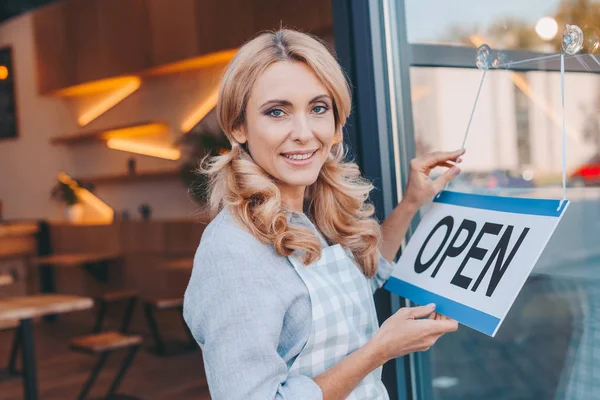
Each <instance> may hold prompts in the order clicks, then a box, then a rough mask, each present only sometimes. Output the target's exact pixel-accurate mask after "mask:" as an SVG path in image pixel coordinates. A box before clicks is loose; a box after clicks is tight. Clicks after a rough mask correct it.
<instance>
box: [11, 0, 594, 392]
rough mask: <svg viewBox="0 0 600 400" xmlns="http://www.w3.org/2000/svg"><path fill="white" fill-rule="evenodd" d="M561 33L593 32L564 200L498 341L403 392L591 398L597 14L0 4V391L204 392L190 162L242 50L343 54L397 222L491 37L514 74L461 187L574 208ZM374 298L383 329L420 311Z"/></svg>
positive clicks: (529, 5)
mask: <svg viewBox="0 0 600 400" xmlns="http://www.w3.org/2000/svg"><path fill="white" fill-rule="evenodd" d="M566 24H576V25H578V26H579V27H580V28H581V29H582V31H583V32H584V46H583V49H582V51H581V52H580V53H579V54H577V55H575V56H568V57H566V61H565V67H566V74H565V94H564V103H565V108H564V115H565V120H566V134H567V152H566V155H567V188H568V190H567V197H568V198H569V199H570V200H571V202H572V203H571V205H570V207H569V210H568V211H567V214H566V215H565V217H564V218H563V220H562V222H561V224H560V225H559V227H558V229H557V231H556V233H555V234H554V236H553V238H552V239H551V242H550V244H549V245H548V247H547V249H546V250H545V252H544V254H543V255H542V257H541V259H540V261H539V262H538V264H537V265H536V267H535V268H534V271H533V273H532V275H531V277H530V279H529V280H528V282H527V283H526V285H525V286H524V288H523V290H522V291H521V293H520V295H519V297H518V299H517V301H516V303H515V304H514V305H513V308H512V309H511V312H510V313H509V315H508V317H507V319H506V320H505V322H504V324H503V326H502V327H501V329H500V331H499V333H498V335H497V337H496V338H494V339H491V338H488V337H486V336H484V335H482V334H479V333H477V332H474V331H471V330H470V329H468V328H466V327H463V328H461V329H460V330H459V332H457V333H456V334H454V335H448V336H446V337H443V338H442V339H441V340H440V341H439V343H438V344H437V345H436V346H435V347H434V348H433V349H432V350H431V351H429V352H427V353H424V354H416V355H411V356H409V357H404V358H402V359H398V360H396V361H393V362H390V363H388V364H386V366H385V369H384V381H385V383H386V386H387V387H388V390H389V392H390V397H391V398H393V399H411V400H416V399H437V400H451V399H452V400H454V399H532V400H533V399H536V400H537V399H586V400H587V399H600V384H599V383H598V382H600V349H599V350H596V349H595V348H596V347H598V346H599V345H598V344H596V343H600V332H599V329H600V323H599V322H598V321H600V315H599V310H600V282H599V279H600V274H599V273H598V271H599V270H597V269H596V268H598V267H599V266H600V262H599V261H600V245H599V244H598V241H597V240H598V239H597V238H598V237H600V222H599V221H600V95H599V93H600V79H599V78H598V74H597V73H598V72H600V2H598V1H595V0H527V1H522V0H504V1H502V2H499V1H496V2H484V3H483V2H481V1H475V0H457V1H453V2H447V1H442V0H421V1H410V0H409V1H404V0H303V1H300V0H286V1H275V0H220V1H214V0H62V1H52V0H2V1H1V2H0V399H2V400H4V399H6V400H16V399H27V400H30V399H38V398H41V399H56V400H58V399H61V400H62V399H71V398H87V397H90V398H99V397H101V396H107V394H111V393H118V394H119V395H118V396H119V397H116V395H115V397H113V398H122V399H127V398H129V399H136V398H137V399H209V398H210V395H209V392H208V387H207V384H206V379H205V377H204V371H203V365H202V355H201V351H200V350H199V349H198V347H197V345H196V344H195V343H194V341H193V340H192V338H191V337H190V335H189V332H188V330H187V328H186V327H185V324H184V323H183V321H182V319H181V307H182V301H183V298H182V296H183V292H184V290H185V287H186V284H187V280H188V279H189V274H190V272H191V268H192V263H193V256H194V253H195V250H196V248H197V246H198V244H199V242H200V240H201V236H202V232H203V230H204V227H205V226H206V224H207V223H208V222H209V218H208V216H207V215H206V213H205V212H204V211H203V206H204V205H205V196H204V192H203V188H204V181H203V179H202V178H201V177H200V176H198V175H197V174H196V173H195V168H196V167H197V163H198V160H199V159H200V158H202V157H204V156H205V155H207V154H219V153H221V152H224V151H227V149H228V142H227V140H225V138H224V135H223V133H222V131H221V130H220V128H219V126H218V123H217V121H216V115H215V111H214V107H215V105H216V102H217V91H218V85H219V80H220V76H221V73H222V71H223V69H224V67H225V66H226V64H227V63H228V62H229V61H230V60H231V58H232V57H233V56H234V55H235V52H236V49H237V48H239V46H240V45H242V44H243V43H244V42H245V41H247V40H248V39H250V38H252V37H253V36H255V35H256V34H258V33H259V32H261V31H264V30H270V29H277V28H279V27H282V26H284V27H292V28H296V29H300V30H302V31H305V32H310V33H312V34H314V35H316V36H318V37H320V38H321V39H322V40H324V41H325V42H326V43H327V44H328V45H329V46H330V47H331V49H332V52H333V53H334V54H335V55H336V57H337V58H338V60H339V61H340V63H341V65H342V67H343V68H344V70H345V71H346V73H347V74H348V76H349V78H350V80H351V82H352V88H353V92H354V93H353V95H354V98H353V114H352V116H351V118H350V120H349V122H348V125H347V127H346V131H345V137H344V140H345V142H346V144H347V145H348V147H349V150H350V157H352V158H353V159H354V160H355V161H356V162H357V163H358V164H359V166H360V167H361V169H362V171H363V173H364V174H365V175H366V176H367V177H368V178H370V179H372V180H373V182H374V183H375V185H376V187H377V189H378V190H376V191H375V192H374V193H373V195H372V199H371V200H372V201H373V203H374V204H375V206H376V208H377V216H378V217H379V218H380V219H383V218H384V217H385V216H386V215H387V214H389V212H391V210H392V208H393V206H394V205H395V204H397V202H398V201H399V200H400V199H401V197H402V188H403V186H404V185H405V184H406V176H407V171H408V163H409V161H410V159H411V158H412V157H414V156H416V155H422V154H424V153H426V152H429V151H434V150H454V149H457V148H459V147H460V146H461V144H462V140H463V137H464V134H465V130H466V127H467V123H468V122H469V116H470V113H471V110H472V109H473V103H474V101H475V96H476V93H477V89H478V87H479V84H480V81H481V76H482V71H481V70H479V69H477V67H476V65H475V57H476V50H477V48H478V47H479V46H480V45H482V44H488V45H489V46H490V47H491V48H492V50H493V52H494V55H498V54H500V53H501V54H500V58H501V59H502V60H503V64H502V66H501V67H499V68H495V69H492V70H490V71H489V72H488V73H487V76H486V78H485V81H484V83H483V86H482V90H481V95H480V97H479V102H478V104H477V108H476V110H475V113H474V115H473V121H472V124H471V127H470V133H469V137H468V141H467V143H466V148H467V154H466V156H465V157H464V162H463V164H462V165H461V168H462V170H463V172H462V174H461V175H460V176H459V177H458V178H457V179H455V180H454V181H453V182H452V184H451V185H450V187H449V190H456V191H461V192H472V193H486V194H492V195H503V196H521V197H541V198H561V197H562V189H561V185H562V181H561V179H562V175H561V174H562V168H561V166H562V164H561V163H562V136H561V135H562V117H563V109H562V105H561V100H562V93H561V77H560V72H559V71H560V69H559V67H560V60H559V57H558V54H559V53H560V49H561V37H562V33H563V31H564V29H565V25H566ZM441 172H442V171H439V172H438V171H435V172H434V174H438V173H441ZM416 224H418V218H417V219H416V220H415V221H414V226H416ZM414 226H413V228H414ZM380 292H381V293H378V294H377V296H376V302H377V306H378V312H379V317H380V320H382V321H383V320H384V319H385V318H386V317H388V316H389V315H390V314H391V313H393V312H394V311H395V310H396V309H397V308H398V307H399V306H401V305H404V304H406V301H405V300H404V299H401V298H397V297H396V296H392V295H390V294H389V293H387V292H384V291H380ZM3 360H4V361H3ZM231 367H232V368H235V367H236V366H235V365H232V366H231ZM232 384H235V383H232Z"/></svg>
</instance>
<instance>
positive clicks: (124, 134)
mask: <svg viewBox="0 0 600 400" xmlns="http://www.w3.org/2000/svg"><path fill="white" fill-rule="evenodd" d="M167 129H168V126H167V125H166V124H161V123H158V122H155V123H150V124H143V125H136V126H130V127H128V128H121V129H111V130H108V131H106V132H104V133H103V134H102V138H103V139H105V140H107V139H114V138H121V139H124V138H130V137H135V136H148V135H153V134H155V133H162V132H165V131H166V130H167Z"/></svg>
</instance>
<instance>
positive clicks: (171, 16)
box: [34, 0, 333, 93]
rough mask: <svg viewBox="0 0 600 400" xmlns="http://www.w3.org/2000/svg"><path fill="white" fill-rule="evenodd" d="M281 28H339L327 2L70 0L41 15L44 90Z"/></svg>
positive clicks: (138, 69)
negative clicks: (334, 26) (333, 20)
mask: <svg viewBox="0 0 600 400" xmlns="http://www.w3.org/2000/svg"><path fill="white" fill-rule="evenodd" d="M281 26H289V27H295V28H299V29H301V30H303V31H307V32H311V33H313V34H316V35H319V36H323V35H326V34H328V33H331V31H332V26H333V24H332V10H331V2H330V1H322V0H286V1H281V0H65V1H63V2H59V3H57V4H54V5H51V6H47V7H44V8H42V9H40V10H38V11H36V13H35V18H34V29H35V40H36V45H37V54H38V58H39V60H38V69H39V73H38V75H39V90H40V92H41V93H48V92H52V91H55V90H58V89H62V88H65V87H68V86H73V85H76V84H81V83H86V82H90V81H95V80H100V79H105V78H111V77H115V76H121V75H127V74H138V73H143V72H144V71H147V70H149V69H152V68H155V67H158V66H161V65H164V64H167V63H172V62H177V61H182V60H185V59H189V58H193V57H198V56H202V55H206V54H209V53H213V52H217V51H222V50H229V49H234V48H237V47H239V46H240V45H241V44H243V43H244V42H246V41H247V40H249V39H250V38H252V37H254V36H255V35H256V34H257V33H258V32H260V31H264V30H273V29H278V28H279V27H281Z"/></svg>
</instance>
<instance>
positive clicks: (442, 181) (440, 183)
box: [434, 166, 460, 193]
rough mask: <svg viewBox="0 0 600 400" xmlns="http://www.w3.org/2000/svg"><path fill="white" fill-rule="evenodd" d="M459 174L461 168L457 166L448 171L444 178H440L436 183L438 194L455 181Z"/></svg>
mask: <svg viewBox="0 0 600 400" xmlns="http://www.w3.org/2000/svg"><path fill="white" fill-rule="evenodd" d="M458 174H460V168H458V167H457V166H454V167H452V168H450V169H449V170H448V171H446V172H444V174H443V175H442V176H440V177H439V178H437V179H436V180H435V181H434V183H435V189H436V190H437V192H438V193H439V192H441V191H442V190H443V189H444V187H445V186H446V184H447V183H448V182H450V181H451V180H452V179H454V178H455V177H456V176H457V175H458Z"/></svg>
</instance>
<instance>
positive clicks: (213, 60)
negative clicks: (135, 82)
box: [145, 50, 237, 75]
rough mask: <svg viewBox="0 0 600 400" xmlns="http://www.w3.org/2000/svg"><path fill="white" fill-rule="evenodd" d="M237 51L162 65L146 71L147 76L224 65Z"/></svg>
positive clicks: (222, 52)
mask: <svg viewBox="0 0 600 400" xmlns="http://www.w3.org/2000/svg"><path fill="white" fill-rule="evenodd" d="M235 53H237V50H224V51H219V52H217V53H212V54H207V55H205V56H200V57H194V58H190V59H188V60H183V61H179V62H176V63H173V64H167V65H163V66H160V67H157V68H153V69H151V70H149V71H147V72H146V73H145V74H147V75H164V74H173V73H177V72H185V71H192V70H196V69H200V68H206V67H210V66H213V65H218V64H225V63H227V62H229V61H231V59H232V58H233V56H235Z"/></svg>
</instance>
